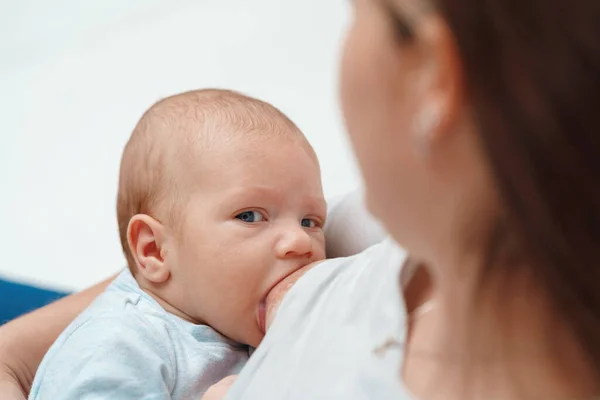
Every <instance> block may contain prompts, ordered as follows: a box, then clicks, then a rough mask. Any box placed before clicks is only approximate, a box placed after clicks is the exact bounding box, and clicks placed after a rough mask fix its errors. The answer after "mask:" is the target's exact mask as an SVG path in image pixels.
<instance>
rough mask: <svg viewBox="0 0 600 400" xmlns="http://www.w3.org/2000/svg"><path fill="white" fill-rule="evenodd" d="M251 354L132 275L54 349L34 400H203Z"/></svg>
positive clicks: (72, 327)
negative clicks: (170, 308)
mask: <svg viewBox="0 0 600 400" xmlns="http://www.w3.org/2000/svg"><path fill="white" fill-rule="evenodd" d="M40 329H43V327H40ZM248 354H249V353H248V347H247V346H244V345H240V344H238V343H235V342H233V341H231V340H229V339H227V338H225V337H224V336H222V335H221V334H219V333H218V332H216V331H214V330H213V329H212V328H210V327H209V326H206V325H194V324H192V323H190V322H187V321H184V320H182V319H181V318H179V317H176V316H174V315H172V314H169V313H167V312H166V311H165V310H164V309H163V308H162V307H161V306H160V305H159V304H158V303H157V302H156V301H155V300H154V299H152V298H151V297H150V296H149V295H148V294H146V293H145V292H143V291H142V290H141V289H140V287H139V286H138V284H137V282H136V281H135V279H134V278H133V276H132V275H131V273H130V272H129V270H125V271H123V272H122V273H121V274H120V275H119V276H118V277H117V278H116V279H115V281H114V282H113V283H112V284H111V285H110V286H109V287H108V288H107V289H106V291H105V292H104V293H103V294H101V295H100V296H99V297H98V298H97V299H96V301H94V303H92V305H91V306H90V307H89V308H88V309H87V310H85V311H84V312H83V313H82V314H81V315H80V316H79V317H77V319H75V321H73V323H71V325H70V326H69V327H68V328H67V329H66V330H65V331H64V332H63V333H62V334H61V335H60V337H59V338H58V339H57V341H56V342H55V343H54V344H53V345H52V347H51V348H50V350H49V351H48V353H47V354H46V356H45V357H44V360H43V361H42V363H41V365H40V368H39V370H38V372H37V374H36V376H35V380H34V382H33V387H32V389H31V393H30V395H29V399H30V400H67V399H68V400H86V399H87V400H91V399H94V400H96V399H110V400H121V399H144V400H159V399H160V400H162V399H181V400H184V399H195V400H199V399H200V398H201V397H202V393H204V392H205V391H206V390H207V389H208V388H209V387H210V386H211V385H212V384H214V383H216V382H218V381H219V380H221V379H222V378H224V377H226V376H228V375H232V374H236V373H238V372H239V371H240V369H241V368H242V366H243V365H244V364H245V362H246V361H247V360H248Z"/></svg>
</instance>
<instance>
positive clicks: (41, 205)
mask: <svg viewBox="0 0 600 400" xmlns="http://www.w3.org/2000/svg"><path fill="white" fill-rule="evenodd" d="M346 3H347V2H346V1H344V0H303V1H297V0H296V1H292V0H187V1H186V0H181V1H178V2H172V1H166V0H128V1H122V0H103V1H94V2H82V1H76V0H56V1H53V2H45V1H42V0H20V1H12V2H10V1H4V2H3V7H2V8H3V11H2V13H1V14H0V61H1V62H0V110H1V111H0V115H1V118H0V134H1V135H2V142H1V143H2V144H1V145H0V184H1V186H0V191H1V196H0V218H1V219H0V254H1V256H2V258H1V262H0V278H5V279H9V280H14V281H21V282H27V283H34V284H38V285H41V286H42V287H47V288H55V289H60V290H77V289H81V288H84V287H86V286H89V285H91V284H93V283H95V282H97V281H99V280H101V279H103V278H106V277H108V276H109V275H110V274H113V273H115V272H117V271H118V270H120V269H121V268H123V267H124V266H125V261H124V257H123V255H122V253H121V249H120V244H119V240H118V232H117V223H116V216H115V199H116V191H117V177H118V169H119V161H120V156H121V151H122V149H123V146H124V145H125V142H126V141H127V139H128V137H129V134H130V133H131V130H132V129H133V127H134V125H135V123H136V122H137V120H138V119H139V117H140V116H141V114H142V113H143V111H144V110H145V109H147V108H148V107H149V106H150V105H151V104H152V103H154V102H155V101H157V100H159V99H161V98H163V97H165V96H168V95H171V94H174V93H177V92H181V91H185V90H190V89H196V88H204V87H219V88H230V89H235V90H239V91H242V92H244V93H246V94H250V95H253V96H256V97H259V98H261V99H263V100H266V101H269V102H271V103H273V104H274V105H276V106H277V107H279V108H280V109H281V110H282V111H284V112H285V113H286V114H288V115H289V116H290V117H291V118H292V119H293V120H294V121H295V122H296V123H297V124H298V125H299V126H300V128H301V129H302V130H303V131H304V132H305V133H306V135H307V137H308V138H309V140H310V141H311V143H312V144H313V146H314V147H315V150H316V152H317V154H318V156H319V158H320V160H321V167H322V171H323V181H324V186H325V194H326V195H327V197H329V198H331V197H333V196H336V195H338V194H341V193H343V192H346V191H348V190H350V189H352V188H353V187H355V186H356V185H357V184H358V174H357V170H356V166H355V163H354V160H353V158H352V155H351V153H350V149H349V145H348V143H347V140H346V137H345V135H344V129H343V123H342V120H341V116H340V110H339V106H338V101H337V96H338V93H337V80H338V58H339V55H340V51H341V46H340V44H341V40H342V37H343V34H344V29H345V25H346V23H347V21H348V19H349V17H350V15H349V13H350V7H349V6H348V5H347V4H346ZM2 290H3V289H2V286H0V291H2ZM7 293H9V292H8V291H6V290H5V289H4V296H5V297H4V300H1V299H2V297H1V296H0V300H1V301H4V302H5V303H4V306H6V302H7V301H13V300H11V299H8V300H7V299H6V297H7V296H8V295H7Z"/></svg>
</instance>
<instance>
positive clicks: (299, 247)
mask: <svg viewBox="0 0 600 400" xmlns="http://www.w3.org/2000/svg"><path fill="white" fill-rule="evenodd" d="M312 242H313V241H312V238H311V237H310V235H309V234H308V233H307V232H306V231H305V230H304V229H302V228H301V227H299V228H296V229H294V230H293V231H289V232H286V234H284V235H283V236H282V238H281V239H280V240H279V244H278V249H277V253H278V256H279V257H280V258H287V257H307V258H310V257H312V252H313V243H312Z"/></svg>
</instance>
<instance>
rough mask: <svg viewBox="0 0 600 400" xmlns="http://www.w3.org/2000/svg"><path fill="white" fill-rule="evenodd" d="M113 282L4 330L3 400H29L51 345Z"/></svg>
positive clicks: (0, 338)
mask: <svg viewBox="0 0 600 400" xmlns="http://www.w3.org/2000/svg"><path fill="white" fill-rule="evenodd" d="M112 279H113V278H110V279H107V280H105V281H104V282H101V283H99V284H97V285H95V286H92V287H91V288H89V289H86V290H84V291H83V292H80V293H77V294H73V295H71V296H68V297H65V298H63V299H61V300H58V301H56V302H54V303H52V304H50V305H47V306H46V307H43V308H40V309H39V310H36V311H33V312H31V313H29V314H26V315H24V316H22V317H20V318H17V319H15V320H14V321H11V322H9V323H7V324H5V325H3V326H1V327H0V393H2V398H3V399H7V400H24V399H25V398H27V395H28V394H29V390H30V389H31V383H32V382H33V377H34V376H35V372H36V370H37V368H38V366H39V365H40V362H41V361H42V358H43V357H44V354H46V351H48V348H49V347H50V345H51V344H52V343H53V342H54V341H55V340H56V338H57V337H58V335H60V333H61V332H62V331H63V330H64V329H65V328H66V327H67V325H69V323H71V321H73V319H74V318H75V317H76V316H77V315H78V314H79V313H80V312H82V311H83V310H84V309H85V308H86V307H87V306H88V305H89V304H90V303H91V302H92V300H94V299H95V298H96V296H98V294H100V293H101V292H102V291H103V290H104V289H105V288H106V286H107V285H108V284H109V283H110V281H112Z"/></svg>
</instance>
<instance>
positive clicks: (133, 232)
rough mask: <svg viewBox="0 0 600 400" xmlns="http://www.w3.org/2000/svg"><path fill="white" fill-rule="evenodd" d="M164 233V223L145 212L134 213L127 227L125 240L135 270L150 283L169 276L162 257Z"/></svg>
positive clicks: (164, 280)
mask: <svg viewBox="0 0 600 400" xmlns="http://www.w3.org/2000/svg"><path fill="white" fill-rule="evenodd" d="M165 233H166V232H165V227H164V225H163V224H161V223H160V222H159V221H157V220H155V219H154V218H152V217H151V216H149V215H146V214H138V215H134V216H133V217H132V218H131V219H130V220H129V226H128V227H127V241H128V243H129V250H130V251H131V254H132V256H133V259H134V260H135V263H136V266H137V272H139V273H140V274H141V275H142V276H143V277H144V278H146V279H147V280H148V281H150V282H152V283H164V282H166V281H167V280H168V279H169V277H170V276H171V271H170V268H169V265H168V263H166V262H165V260H164V259H163V254H164V253H163V251H162V250H163V249H162V246H163V245H164V239H165Z"/></svg>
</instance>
